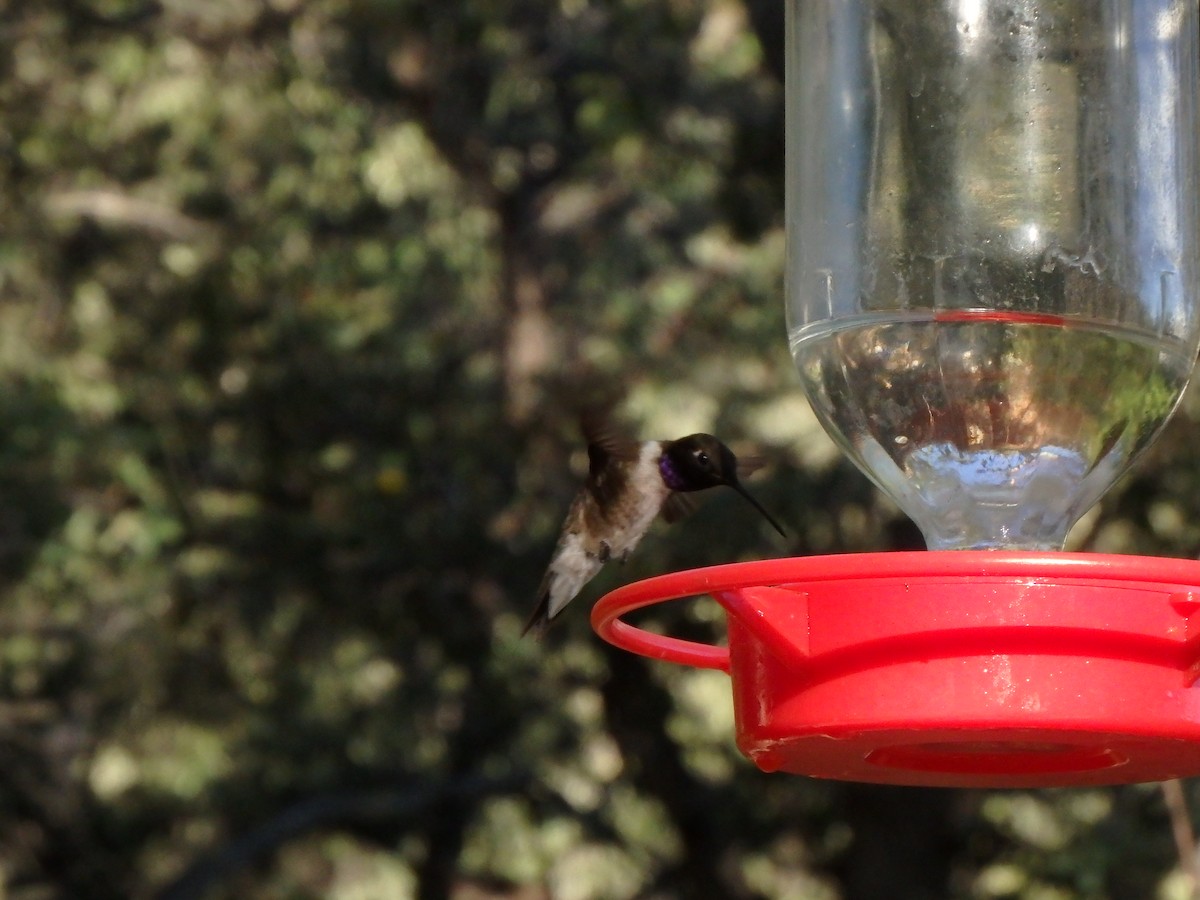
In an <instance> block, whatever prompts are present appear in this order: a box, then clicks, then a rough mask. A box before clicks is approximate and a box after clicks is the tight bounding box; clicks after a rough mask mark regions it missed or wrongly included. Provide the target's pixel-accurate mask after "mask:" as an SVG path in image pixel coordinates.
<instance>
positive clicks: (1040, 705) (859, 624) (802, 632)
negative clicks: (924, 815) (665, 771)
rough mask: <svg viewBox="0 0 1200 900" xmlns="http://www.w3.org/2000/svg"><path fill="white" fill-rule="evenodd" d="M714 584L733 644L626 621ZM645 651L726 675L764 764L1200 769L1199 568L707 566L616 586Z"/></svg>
mask: <svg viewBox="0 0 1200 900" xmlns="http://www.w3.org/2000/svg"><path fill="white" fill-rule="evenodd" d="M699 594H709V595H711V596H712V597H714V598H715V599H716V600H717V601H718V602H719V603H720V604H721V605H722V606H723V607H724V608H725V610H726V613H727V620H728V627H729V647H728V649H726V648H724V647H715V646H710V645H706V644H697V643H694V642H691V641H683V640H679V639H677V638H672V637H666V636H663V635H658V634H652V633H650V632H646V631H643V630H641V629H638V628H635V627H633V626H632V625H629V624H628V623H626V622H623V621H621V619H620V617H621V616H623V615H625V614H626V613H628V612H631V611H633V610H635V609H638V608H640V607H644V606H649V605H651V604H654V603H658V602H661V601H664V600H672V599H676V598H679V597H689V596H696V595H699ZM592 625H593V627H594V628H595V629H596V632H597V633H598V634H599V635H600V636H601V637H603V638H604V639H605V640H607V641H609V642H610V643H613V644H615V645H617V646H618V647H622V648H624V649H626V650H630V651H633V652H634V653H639V654H642V655H643V656H649V657H652V658H655V659H663V660H668V661H671V662H676V663H682V664H684V665H691V666H699V667H703V668H712V669H722V670H724V671H726V672H728V673H729V675H730V677H731V679H732V684H733V702H734V713H735V717H736V721H737V732H738V736H737V740H738V746H739V747H740V748H741V750H742V752H743V753H745V754H746V755H747V756H749V757H750V758H751V759H752V760H753V761H754V762H755V763H756V764H757V765H758V766H759V768H761V769H763V770H764V771H768V772H771V771H782V772H793V773H797V774H801V775H810V776H815V777H818V778H838V779H845V780H850V781H866V782H879V783H887V784H909V785H933V786H942V787H1050V786H1069V785H1100V784H1117V783H1124V782H1135V781H1159V780H1163V779H1167V778H1179V777H1184V776H1190V775H1197V774H1200V685H1195V686H1194V684H1195V682H1196V680H1197V678H1198V677H1200V562H1195V561H1191V560H1179V559H1155V558H1148V557H1134V556H1102V555H1098V554H1083V553H1026V552H1007V551H943V552H918V553H872V554H857V555H844V556H824V557H809V558H799V559H776V560H762V561H758V562H750V563H737V564H732V565H724V566H713V567H711V568H705V569H693V570H691V571H687V572H678V573H675V574H672V575H663V576H659V577H657V578H650V579H647V580H646V581H641V582H638V583H636V584H630V585H626V586H625V587H623V588H620V589H619V590H616V591H613V592H612V593H610V594H608V595H607V596H605V597H603V598H602V599H601V600H600V602H598V603H597V604H596V606H595V608H594V609H593V611H592Z"/></svg>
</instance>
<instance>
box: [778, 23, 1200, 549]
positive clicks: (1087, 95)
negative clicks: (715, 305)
mask: <svg viewBox="0 0 1200 900" xmlns="http://www.w3.org/2000/svg"><path fill="white" fill-rule="evenodd" d="M787 2H788V7H787V15H788V25H787V27H788V31H789V34H788V41H789V56H788V62H787V64H788V71H787V79H788V89H789V94H790V95H791V96H793V97H794V100H791V101H789V106H788V111H787V146H788V159H787V216H788V223H787V230H788V241H789V247H788V274H787V299H788V328H789V336H790V341H791V347H792V352H793V356H794V358H795V361H796V364H797V366H798V368H799V371H800V374H801V379H802V382H803V384H804V388H805V391H806V392H807V394H808V396H809V399H810V401H811V403H812V406H813V408H814V410H815V411H816V413H817V415H818V417H819V418H820V420H821V422H822V424H823V425H824V426H825V428H826V430H827V431H828V432H829V434H830V435H831V436H832V437H833V438H834V440H835V441H836V442H837V443H838V444H839V445H840V446H841V448H842V449H843V450H844V451H845V452H846V453H847V454H848V455H849V456H850V458H851V459H853V460H854V462H855V463H856V464H857V465H858V466H859V467H860V468H861V469H862V470H863V471H864V472H865V473H866V474H867V475H869V476H870V477H871V478H872V479H873V480H874V481H875V482H876V483H877V484H878V485H879V486H880V487H881V488H882V489H883V490H884V491H886V492H887V493H888V494H889V495H890V496H891V497H893V498H894V499H895V500H896V502H897V503H898V504H899V505H900V506H901V508H902V509H903V510H904V511H905V512H906V513H908V515H910V516H911V517H912V518H913V520H914V521H915V522H916V523H917V525H918V526H919V527H920V528H921V530H922V532H923V533H924V535H925V538H926V541H927V544H928V546H929V547H930V548H931V549H967V548H975V549H991V548H1021V549H1035V550H1058V549H1061V548H1062V546H1063V542H1064V541H1065V539H1066V536H1067V532H1068V530H1069V529H1070V527H1071V526H1072V525H1073V524H1074V522H1075V521H1076V519H1077V518H1078V517H1079V516H1080V515H1081V514H1082V513H1083V512H1084V511H1086V510H1087V509H1088V508H1089V507H1090V506H1091V505H1092V504H1093V503H1094V502H1095V501H1096V500H1097V499H1098V498H1099V497H1100V495H1101V494H1102V493H1103V492H1104V491H1105V490H1106V489H1107V488H1108V487H1109V486H1110V485H1111V484H1112V483H1113V481H1114V480H1115V479H1116V478H1117V477H1118V476H1119V475H1120V474H1121V473H1122V472H1123V471H1124V470H1125V469H1126V468H1127V467H1128V465H1129V464H1130V462H1131V461H1132V460H1133V459H1134V458H1135V457H1136V456H1137V455H1138V454H1139V453H1140V452H1141V451H1142V450H1143V449H1145V447H1146V446H1147V445H1148V443H1149V442H1150V441H1151V440H1152V439H1153V437H1154V436H1155V434H1156V433H1157V432H1158V431H1159V429H1160V428H1161V426H1162V425H1163V423H1164V422H1165V421H1166V420H1167V418H1168V417H1169V416H1170V414H1171V412H1172V410H1173V409H1174V407H1175V405H1176V403H1177V401H1178V400H1179V397H1180V395H1181V393H1182V391H1183V388H1184V386H1185V384H1186V383H1187V380H1188V378H1189V376H1190V373H1191V371H1192V368H1193V363H1194V360H1195V358H1196V352H1197V343H1198V340H1200V316H1198V312H1197V306H1196V304H1197V287H1198V284H1197V279H1198V268H1197V267H1198V265H1200V240H1198V223H1200V196H1198V190H1200V179H1198V177H1197V175H1198V171H1197V167H1198V163H1200V158H1198V144H1197V140H1198V132H1197V129H1198V127H1200V122H1198V119H1197V109H1196V105H1197V104H1196V94H1197V92H1196V90H1195V87H1194V86H1195V85H1196V83H1197V81H1198V79H1200V73H1198V71H1197V39H1198V37H1200V23H1198V22H1197V8H1196V4H1195V3H1194V0H1187V2H1183V0H926V2H921V3H913V2H911V0H787Z"/></svg>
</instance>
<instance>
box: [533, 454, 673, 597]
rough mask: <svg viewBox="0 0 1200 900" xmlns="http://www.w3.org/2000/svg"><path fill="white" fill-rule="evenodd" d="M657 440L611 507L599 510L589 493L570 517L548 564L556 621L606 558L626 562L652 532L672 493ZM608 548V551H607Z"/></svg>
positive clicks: (635, 465) (577, 504) (583, 495)
mask: <svg viewBox="0 0 1200 900" xmlns="http://www.w3.org/2000/svg"><path fill="white" fill-rule="evenodd" d="M661 455H662V444H661V443H660V442H659V441H646V442H644V443H643V444H642V445H641V448H640V450H639V452H638V456H637V460H636V461H635V462H634V464H633V467H632V469H631V471H629V472H628V474H627V481H626V484H625V489H624V490H622V492H621V494H620V496H619V497H618V498H617V499H616V502H615V503H613V504H611V506H610V508H608V509H600V507H599V505H598V504H597V503H596V500H595V498H594V497H592V496H591V495H590V494H589V493H587V492H586V491H585V492H584V493H582V494H581V495H580V496H579V497H578V498H577V499H576V501H575V504H574V506H573V508H572V510H571V512H570V513H569V514H568V520H569V521H570V522H571V523H572V524H571V525H570V526H569V527H568V528H567V530H566V532H565V533H564V534H563V537H562V541H561V543H560V544H559V548H558V552H557V553H555V555H554V558H553V560H551V563H550V571H551V574H552V576H553V578H552V580H551V582H550V605H549V610H548V612H549V616H550V618H553V617H554V616H556V615H557V614H558V613H559V611H561V610H562V608H563V607H564V606H566V605H567V603H569V602H570V601H571V599H572V598H573V597H574V596H575V595H576V594H578V593H579V591H580V590H582V589H583V586H584V585H585V584H587V583H588V582H589V581H590V580H591V579H592V578H594V577H595V575H596V573H597V572H599V571H600V567H601V566H603V565H604V562H605V557H606V555H607V557H608V558H611V559H618V560H619V559H623V558H624V557H625V556H626V555H628V554H629V553H631V552H633V549H634V548H635V547H637V545H638V542H639V541H641V539H642V536H643V535H644V534H645V533H646V532H647V531H648V530H649V529H650V525H651V523H652V522H653V521H654V518H655V516H657V515H658V513H659V511H660V510H661V509H662V505H663V502H664V501H665V500H666V499H667V497H668V496H669V495H670V493H671V490H670V488H668V487H667V486H666V484H664V483H663V479H662V473H661V472H660V471H659V468H658V460H659V457H660V456H661ZM605 548H607V549H605Z"/></svg>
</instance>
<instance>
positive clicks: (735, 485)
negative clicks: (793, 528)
mask: <svg viewBox="0 0 1200 900" xmlns="http://www.w3.org/2000/svg"><path fill="white" fill-rule="evenodd" d="M727 484H728V485H729V486H730V487H731V488H733V489H734V490H735V491H737V492H738V493H739V494H741V495H742V496H743V497H745V498H746V499H747V500H749V501H750V505H751V506H753V507H754V508H755V509H757V510H758V511H759V512H760V513H762V514H763V518H764V519H766V520H767V521H768V522H770V523H771V527H772V528H774V529H775V530H776V531H778V532H779V536H780V537H787V535H786V534H785V533H784V531H783V529H782V528H780V527H779V523H778V522H776V521H775V519H774V518H772V516H771V514H770V513H769V512H767V511H766V510H765V509H764V508H763V505H762V504H761V503H759V502H758V501H757V500H755V499H754V495H753V494H751V493H750V492H749V491H748V490H746V489H745V488H744V487H742V485H741V484H740V483H739V482H737V481H730V482H727Z"/></svg>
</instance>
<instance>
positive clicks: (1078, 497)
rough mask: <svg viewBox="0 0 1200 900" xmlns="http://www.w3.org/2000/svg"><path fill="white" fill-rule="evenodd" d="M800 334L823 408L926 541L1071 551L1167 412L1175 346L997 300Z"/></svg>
mask: <svg viewBox="0 0 1200 900" xmlns="http://www.w3.org/2000/svg"><path fill="white" fill-rule="evenodd" d="M830 325H831V326H832V327H828V328H822V327H820V326H817V327H814V326H809V327H808V328H806V329H804V330H803V331H802V332H799V333H795V334H793V339H792V353H793V356H794V358H795V360H796V364H797V366H798V368H799V370H800V374H801V378H802V379H803V381H804V385H805V389H806V391H807V393H808V396H809V400H810V402H811V403H812V406H813V409H814V410H815V411H816V413H817V415H818V416H819V417H820V418H821V420H822V422H823V424H824V425H825V428H826V430H827V431H828V432H829V433H830V434H831V435H832V436H834V439H835V440H837V441H838V443H839V444H840V445H841V447H842V448H843V450H844V451H845V452H846V453H848V455H849V456H850V457H851V458H852V459H853V460H854V461H855V463H856V464H857V465H858V466H859V467H860V468H861V469H862V470H863V471H864V472H866V473H867V474H868V475H869V476H870V477H871V478H872V479H873V480H874V481H875V482H876V483H877V484H878V485H879V486H880V487H881V488H883V490H885V491H886V492H887V493H888V494H889V495H891V496H892V497H893V498H894V499H895V500H896V502H897V503H899V505H900V506H901V508H902V509H904V511H905V512H906V513H908V515H909V516H911V517H912V519H913V520H914V521H915V522H916V524H917V525H918V527H920V529H921V531H922V532H923V533H924V535H925V538H926V541H927V543H928V545H929V547H930V549H970V548H974V549H986V548H1001V547H1004V548H1023V549H1038V550H1055V549H1061V548H1062V545H1063V543H1064V541H1065V540H1066V535H1067V531H1068V530H1069V529H1070V527H1071V526H1072V525H1073V524H1074V522H1075V520H1076V519H1077V518H1078V517H1079V516H1080V515H1081V514H1082V513H1083V512H1085V511H1086V510H1087V509H1088V507H1090V506H1091V505H1092V504H1093V503H1094V502H1095V501H1096V500H1097V499H1098V498H1099V497H1100V495H1101V494H1102V493H1103V492H1104V491H1105V490H1106V489H1107V488H1108V487H1109V486H1110V485H1111V483H1112V482H1113V480H1115V479H1116V478H1117V477H1118V475H1120V473H1121V472H1123V471H1124V469H1125V468H1126V466H1127V465H1128V464H1129V462H1130V461H1131V460H1132V459H1133V458H1134V457H1135V456H1136V455H1137V454H1138V453H1139V452H1140V451H1141V450H1143V449H1144V448H1145V447H1146V446H1147V445H1148V444H1149V443H1150V442H1151V440H1152V439H1153V437H1154V435H1155V434H1156V432H1157V431H1158V430H1159V428H1160V427H1161V426H1162V424H1163V423H1164V422H1165V421H1166V420H1167V418H1168V417H1169V416H1170V414H1171V412H1172V410H1173V409H1174V407H1175V405H1176V403H1177V402H1178V400H1179V397H1180V395H1181V393H1182V392H1183V388H1184V387H1185V385H1186V383H1187V380H1188V376H1189V374H1190V373H1191V370H1192V364H1193V361H1194V360H1193V356H1192V353H1191V352H1190V351H1189V349H1188V348H1187V347H1185V346H1184V345H1183V344H1182V343H1181V342H1180V341H1178V340H1174V339H1170V338H1160V337H1158V336H1156V335H1153V334H1149V333H1146V332H1141V331H1137V330H1133V329H1128V328H1120V327H1116V326H1112V325H1108V324H1105V323H1097V322H1089V321H1081V320H1077V319H1065V318H1060V317H1056V316H1050V315H1042V314H1036V313H1035V314H1022V313H1006V312H996V311H979V312H975V311H962V312H959V311H938V312H934V311H922V312H914V311H906V312H895V311H889V312H887V313H879V314H874V315H870V314H868V315H862V316H858V317H854V318H849V319H839V320H837V321H836V322H833V323H830Z"/></svg>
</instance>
